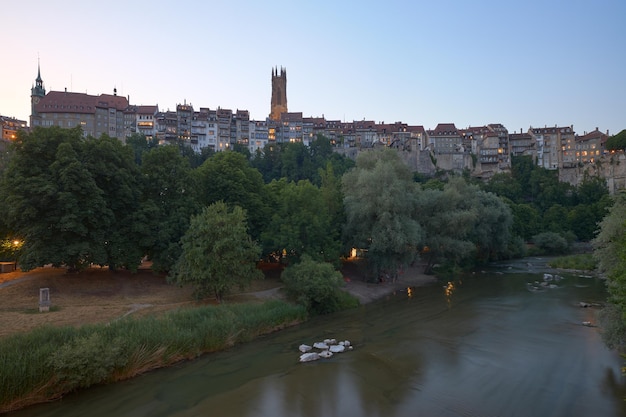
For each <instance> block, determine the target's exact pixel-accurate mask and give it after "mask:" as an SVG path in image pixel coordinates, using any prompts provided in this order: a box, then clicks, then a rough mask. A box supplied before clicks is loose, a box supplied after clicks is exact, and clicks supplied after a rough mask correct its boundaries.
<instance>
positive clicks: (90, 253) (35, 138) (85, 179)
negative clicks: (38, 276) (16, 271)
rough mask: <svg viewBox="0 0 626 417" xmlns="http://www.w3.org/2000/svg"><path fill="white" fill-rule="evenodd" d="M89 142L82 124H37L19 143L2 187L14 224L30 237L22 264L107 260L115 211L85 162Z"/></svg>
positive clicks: (26, 266) (78, 265)
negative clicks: (70, 126) (108, 233)
mask: <svg viewBox="0 0 626 417" xmlns="http://www.w3.org/2000/svg"><path fill="white" fill-rule="evenodd" d="M88 147H89V144H88V143H86V142H85V141H84V140H83V138H82V132H81V130H80V129H78V128H77V129H61V128H58V127H52V128H47V129H44V128H36V129H35V130H34V131H33V132H31V133H30V134H23V135H21V136H20V138H19V140H18V142H17V143H16V148H15V154H14V156H13V157H12V159H11V161H10V164H9V166H8V167H7V170H6V172H5V175H4V179H3V181H2V190H3V191H2V192H3V194H4V195H5V196H6V216H7V218H6V221H7V223H8V226H9V227H10V228H11V229H12V230H13V231H14V232H15V233H16V234H17V235H19V236H21V237H23V239H24V244H23V247H22V251H21V258H20V264H21V266H22V269H24V270H28V269H32V268H35V267H37V266H42V265H45V264H53V265H55V266H61V265H66V266H68V267H69V268H71V269H79V268H82V267H85V266H87V265H88V264H90V263H97V264H105V263H106V262H107V256H106V249H105V245H106V231H107V230H108V229H109V228H110V227H111V224H112V221H113V218H114V216H113V213H112V212H111V210H110V209H109V207H107V195H106V193H105V191H104V190H102V189H101V188H100V187H98V184H97V182H96V181H95V179H94V175H93V173H92V172H91V171H90V169H89V166H88V164H86V163H85V159H86V157H85V155H86V154H87V149H88Z"/></svg>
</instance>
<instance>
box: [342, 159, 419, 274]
mask: <svg viewBox="0 0 626 417" xmlns="http://www.w3.org/2000/svg"><path fill="white" fill-rule="evenodd" d="M342 189H343V193H344V195H345V198H344V203H345V210H346V218H347V221H346V225H345V230H344V241H345V243H346V244H347V245H349V246H348V247H354V248H359V249H364V250H366V254H367V255H366V258H367V261H368V268H369V270H370V273H371V275H372V276H373V278H374V279H378V278H379V277H381V276H384V275H389V277H390V278H392V279H395V278H396V276H397V273H398V270H399V269H400V268H403V267H406V266H407V265H408V264H410V263H412V262H413V261H414V260H415V259H416V258H417V256H418V252H417V249H418V245H419V244H420V242H421V238H422V231H421V228H420V225H419V223H418V222H417V220H415V218H414V217H413V215H414V213H415V210H416V204H417V193H418V190H419V189H418V185H417V184H416V183H414V182H413V176H412V174H411V172H410V170H409V169H408V167H407V166H406V164H404V163H403V161H402V160H401V159H400V157H399V156H398V153H397V152H396V151H394V150H391V149H384V150H381V151H372V152H365V153H361V154H360V155H359V156H358V157H357V161H356V167H355V168H354V169H353V170H351V171H349V172H348V173H346V174H345V175H344V176H343V178H342Z"/></svg>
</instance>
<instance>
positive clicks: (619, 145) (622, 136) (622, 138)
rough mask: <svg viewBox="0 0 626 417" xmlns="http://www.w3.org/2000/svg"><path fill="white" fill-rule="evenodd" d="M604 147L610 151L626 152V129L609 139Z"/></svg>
mask: <svg viewBox="0 0 626 417" xmlns="http://www.w3.org/2000/svg"><path fill="white" fill-rule="evenodd" d="M604 147H605V148H606V150H608V151H626V129H624V130H622V131H621V132H619V133H618V134H617V135H613V136H611V137H610V138H608V139H607V140H606V143H605V145H604Z"/></svg>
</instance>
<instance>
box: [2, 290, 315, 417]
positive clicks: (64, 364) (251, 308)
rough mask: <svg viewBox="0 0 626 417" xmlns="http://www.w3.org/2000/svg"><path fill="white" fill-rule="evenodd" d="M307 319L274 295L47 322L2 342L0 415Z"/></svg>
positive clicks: (166, 364)
mask: <svg viewBox="0 0 626 417" xmlns="http://www.w3.org/2000/svg"><path fill="white" fill-rule="evenodd" d="M306 317H307V312H306V310H305V308H304V307H302V306H297V305H293V304H289V303H287V302H285V301H281V300H274V301H267V302H265V303H263V304H255V303H246V304H232V305H228V304H226V305H219V306H206V307H199V308H189V309H181V310H177V311H173V312H170V313H168V314H166V315H164V316H161V317H158V318H157V317H145V318H141V319H134V318H131V317H128V318H124V319H121V320H118V321H115V322H112V323H109V324H100V325H88V326H82V327H80V328H73V327H52V326H47V327H41V328H38V329H36V330H34V331H32V332H30V333H27V334H18V335H14V336H10V337H7V338H4V339H0V413H3V412H7V411H10V410H15V409H18V408H21V407H24V406H27V405H30V404H35V403H38V402H43V401H49V400H53V399H56V398H59V397H61V396H63V395H64V394H67V393H69V392H71V391H74V390H77V389H81V388H86V387H88V386H91V385H94V384H100V383H108V382H113V381H118V380H122V379H127V378H131V377H133V376H136V375H138V374H141V373H143V372H146V371H150V370H153V369H156V368H160V367H164V366H168V365H171V364H173V363H175V362H178V361H181V360H186V359H192V358H195V357H197V356H199V355H202V354H204V353H208V352H214V351H218V350H221V349H225V348H228V347H230V346H233V345H235V344H238V343H243V342H248V341H250V340H253V339H254V338H255V337H257V336H259V335H262V334H267V333H270V332H273V331H275V330H278V329H281V328H283V327H287V326H290V325H293V324H296V323H299V322H302V321H304V320H306Z"/></svg>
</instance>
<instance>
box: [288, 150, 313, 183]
mask: <svg viewBox="0 0 626 417" xmlns="http://www.w3.org/2000/svg"><path fill="white" fill-rule="evenodd" d="M280 159H281V176H282V177H284V178H287V180H288V181H295V182H298V181H300V180H305V179H308V180H310V179H312V178H313V175H314V173H315V172H316V169H315V166H314V165H313V161H312V159H311V153H310V151H309V149H308V148H307V147H306V146H305V145H304V144H303V143H302V142H293V143H286V144H285V145H284V146H283V149H282V154H281V158H280Z"/></svg>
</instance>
